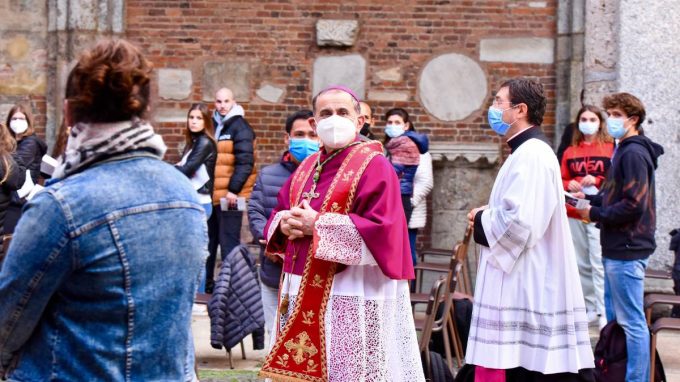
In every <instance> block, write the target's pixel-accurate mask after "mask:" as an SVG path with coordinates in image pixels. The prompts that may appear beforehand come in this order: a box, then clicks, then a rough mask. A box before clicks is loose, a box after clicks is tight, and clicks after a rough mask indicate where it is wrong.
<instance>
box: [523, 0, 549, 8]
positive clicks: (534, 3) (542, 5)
mask: <svg viewBox="0 0 680 382" xmlns="http://www.w3.org/2000/svg"><path fill="white" fill-rule="evenodd" d="M528 5H529V8H545V7H547V6H548V2H547V1H530V2H529V3H528Z"/></svg>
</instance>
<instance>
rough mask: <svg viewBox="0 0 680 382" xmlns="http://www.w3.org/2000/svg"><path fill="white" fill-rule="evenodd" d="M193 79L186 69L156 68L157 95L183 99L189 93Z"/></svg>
mask: <svg viewBox="0 0 680 382" xmlns="http://www.w3.org/2000/svg"><path fill="white" fill-rule="evenodd" d="M192 84H193V80H192V77H191V70H188V69H158V96H159V97H161V98H163V99H174V100H183V99H186V98H188V97H189V96H190V95H191V86H192Z"/></svg>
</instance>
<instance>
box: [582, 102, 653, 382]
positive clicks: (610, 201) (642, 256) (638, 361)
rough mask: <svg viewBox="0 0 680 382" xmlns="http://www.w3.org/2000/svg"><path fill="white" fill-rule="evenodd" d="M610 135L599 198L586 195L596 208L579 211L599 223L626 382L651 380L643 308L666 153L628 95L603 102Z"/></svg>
mask: <svg viewBox="0 0 680 382" xmlns="http://www.w3.org/2000/svg"><path fill="white" fill-rule="evenodd" d="M603 106H604V108H605V110H606V111H607V114H608V116H609V117H608V118H607V130H608V132H609V134H610V135H611V136H612V137H613V138H614V139H617V140H618V145H617V147H616V149H615V150H614V156H613V157H612V164H611V168H610V170H609V172H608V174H607V179H606V180H605V182H604V184H603V186H602V188H601V190H600V193H599V194H597V195H594V196H592V197H591V196H587V198H588V199H590V201H591V204H592V206H588V207H586V208H584V209H581V210H579V212H580V214H581V216H582V217H583V218H584V219H585V220H590V221H594V222H598V223H599V225H600V242H601V245H602V263H603V265H604V274H605V284H604V298H605V310H606V314H607V320H608V321H612V320H616V321H617V322H618V324H619V325H621V327H622V328H623V330H624V332H625V336H626V350H627V353H628V361H627V366H626V381H629V382H637V381H645V382H646V381H648V380H649V366H650V365H649V359H650V354H649V329H648V328H647V322H646V320H645V314H644V308H643V298H644V297H643V295H644V277H645V268H647V262H648V259H649V256H650V255H651V254H652V253H653V252H654V249H655V248H656V242H655V240H654V233H655V231H656V198H655V192H654V187H655V186H654V170H655V169H656V168H657V165H658V162H657V159H658V157H659V156H660V155H662V154H663V148H662V147H661V146H660V145H658V144H656V143H654V142H652V141H651V140H650V139H649V138H647V137H646V136H644V131H643V129H642V122H643V121H644V120H645V108H644V105H643V104H642V102H641V101H640V100H639V99H638V98H636V97H635V96H633V95H631V94H628V93H616V94H612V95H609V96H607V97H605V98H604V100H603Z"/></svg>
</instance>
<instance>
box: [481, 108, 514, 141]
mask: <svg viewBox="0 0 680 382" xmlns="http://www.w3.org/2000/svg"><path fill="white" fill-rule="evenodd" d="M517 106H518V105H514V106H510V107H509V108H507V109H500V108H497V107H495V106H491V107H490V108H489V112H488V113H487V118H488V119H489V126H491V128H492V129H493V131H495V132H496V133H498V134H499V135H505V133H507V132H508V130H509V129H510V126H512V125H513V124H514V123H515V122H517V121H515V122H512V123H511V124H507V123H505V122H503V113H505V112H506V111H507V110H510V109H513V108H515V107H517Z"/></svg>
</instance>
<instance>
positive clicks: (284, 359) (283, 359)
mask: <svg viewBox="0 0 680 382" xmlns="http://www.w3.org/2000/svg"><path fill="white" fill-rule="evenodd" d="M276 358H277V359H276V363H277V364H279V365H280V366H281V367H288V359H289V358H290V356H288V354H284V355H283V356H277V357H276Z"/></svg>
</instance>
